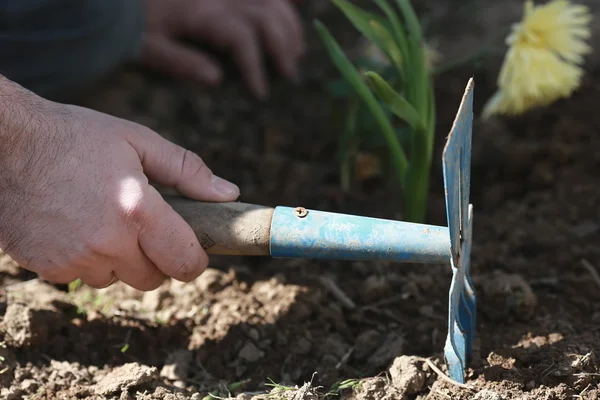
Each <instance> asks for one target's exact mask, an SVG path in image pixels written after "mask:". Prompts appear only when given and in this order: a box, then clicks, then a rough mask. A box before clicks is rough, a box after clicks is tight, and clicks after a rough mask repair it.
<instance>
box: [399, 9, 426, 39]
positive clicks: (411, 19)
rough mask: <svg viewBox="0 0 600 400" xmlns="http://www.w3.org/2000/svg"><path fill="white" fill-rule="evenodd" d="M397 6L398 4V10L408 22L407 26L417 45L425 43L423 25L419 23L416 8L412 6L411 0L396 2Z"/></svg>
mask: <svg viewBox="0 0 600 400" xmlns="http://www.w3.org/2000/svg"><path fill="white" fill-rule="evenodd" d="M396 4H398V8H400V11H402V15H403V16H404V20H405V21H406V26H407V29H408V32H409V33H410V36H411V37H412V38H414V39H415V40H416V41H417V43H421V42H422V41H423V33H422V32H421V24H420V22H419V18H418V17H417V14H416V13H415V10H414V8H413V7H412V5H411V4H410V1H409V0H396Z"/></svg>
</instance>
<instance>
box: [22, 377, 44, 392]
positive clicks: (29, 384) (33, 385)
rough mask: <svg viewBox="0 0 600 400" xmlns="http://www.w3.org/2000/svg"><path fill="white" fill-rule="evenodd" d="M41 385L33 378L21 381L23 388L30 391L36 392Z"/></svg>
mask: <svg viewBox="0 0 600 400" xmlns="http://www.w3.org/2000/svg"><path fill="white" fill-rule="evenodd" d="M39 386H40V385H39V383H37V382H36V381H35V380H33V379H25V380H24V381H23V382H22V383H21V389H22V390H24V391H25V392H28V393H32V392H35V391H36V390H37V389H38V387H39Z"/></svg>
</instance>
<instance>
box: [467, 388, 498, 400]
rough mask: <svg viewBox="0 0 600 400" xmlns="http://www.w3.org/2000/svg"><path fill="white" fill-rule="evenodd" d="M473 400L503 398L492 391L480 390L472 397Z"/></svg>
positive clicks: (496, 399)
mask: <svg viewBox="0 0 600 400" xmlns="http://www.w3.org/2000/svg"><path fill="white" fill-rule="evenodd" d="M473 400H504V397H503V396H501V395H500V394H499V393H497V392H494V391H493V390H488V389H482V390H480V391H479V392H478V393H477V394H476V395H475V396H473Z"/></svg>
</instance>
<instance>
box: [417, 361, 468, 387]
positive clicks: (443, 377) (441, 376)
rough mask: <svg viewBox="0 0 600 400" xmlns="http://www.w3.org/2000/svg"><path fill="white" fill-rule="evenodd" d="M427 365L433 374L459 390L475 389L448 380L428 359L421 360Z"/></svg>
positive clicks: (450, 379)
mask: <svg viewBox="0 0 600 400" xmlns="http://www.w3.org/2000/svg"><path fill="white" fill-rule="evenodd" d="M423 360H424V361H425V362H426V363H427V365H429V368H431V369H432V370H433V372H435V373H436V374H437V375H438V376H439V377H440V378H442V379H443V380H445V381H446V382H448V383H450V384H452V385H455V386H458V387H460V388H463V389H467V390H475V388H473V387H471V386H469V385H465V384H464V383H460V382H456V381H455V380H454V379H452V378H450V377H449V376H447V375H446V374H444V373H443V372H442V370H440V369H439V368H438V367H437V366H436V365H435V364H434V363H433V361H431V360H430V359H429V358H424V359H423Z"/></svg>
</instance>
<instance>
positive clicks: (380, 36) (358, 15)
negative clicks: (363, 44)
mask: <svg viewBox="0 0 600 400" xmlns="http://www.w3.org/2000/svg"><path fill="white" fill-rule="evenodd" d="M333 3H334V4H335V5H336V6H337V7H338V8H339V9H340V10H342V12H343V13H344V15H345V16H346V18H348V20H349V21H350V22H351V23H352V25H354V27H355V28H356V29H357V30H358V31H359V32H360V33H362V34H363V35H364V36H365V37H366V38H367V39H368V40H369V41H371V42H373V43H374V44H375V45H376V46H377V47H378V48H379V49H380V50H381V51H382V52H384V53H385V54H386V55H387V56H388V57H389V59H390V60H391V61H392V62H393V63H394V66H395V67H396V68H397V69H398V72H399V73H400V76H401V77H402V79H403V78H404V68H403V67H402V54H401V53H400V51H398V50H399V49H398V47H397V46H396V44H395V41H394V38H393V37H392V34H391V33H390V32H389V30H388V29H387V28H386V27H385V26H386V25H387V22H386V21H385V19H384V18H382V17H380V16H378V15H375V14H373V13H370V12H368V11H365V10H363V9H361V8H359V7H357V6H355V5H353V4H351V3H349V2H347V1H346V0H333Z"/></svg>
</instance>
